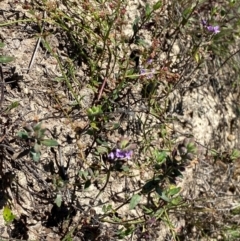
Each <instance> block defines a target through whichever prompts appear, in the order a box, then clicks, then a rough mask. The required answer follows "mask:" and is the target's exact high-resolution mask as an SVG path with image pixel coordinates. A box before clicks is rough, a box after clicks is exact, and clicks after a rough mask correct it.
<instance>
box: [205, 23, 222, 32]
mask: <svg viewBox="0 0 240 241" xmlns="http://www.w3.org/2000/svg"><path fill="white" fill-rule="evenodd" d="M207 30H208V31H209V32H212V33H215V34H217V33H219V32H220V27H219V26H211V25H209V26H207Z"/></svg>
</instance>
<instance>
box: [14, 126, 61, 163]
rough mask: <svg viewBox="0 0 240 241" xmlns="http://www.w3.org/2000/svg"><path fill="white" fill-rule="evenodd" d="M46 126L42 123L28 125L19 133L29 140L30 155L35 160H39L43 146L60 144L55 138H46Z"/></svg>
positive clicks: (21, 136) (22, 137)
mask: <svg viewBox="0 0 240 241" xmlns="http://www.w3.org/2000/svg"><path fill="white" fill-rule="evenodd" d="M46 130H47V129H46V128H43V127H42V123H38V124H36V125H33V126H32V125H28V126H25V127H24V130H22V131H19V132H18V133H17V135H18V136H19V137H20V138H21V139H23V140H25V141H27V142H28V143H29V146H30V151H29V154H30V157H31V158H32V159H33V160H34V161H36V162H37V161H39V159H40V156H41V146H42V145H43V146H48V147H54V146H58V142H57V141H56V140H54V139H45V133H46Z"/></svg>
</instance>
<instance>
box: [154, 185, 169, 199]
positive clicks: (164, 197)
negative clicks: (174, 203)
mask: <svg viewBox="0 0 240 241" xmlns="http://www.w3.org/2000/svg"><path fill="white" fill-rule="evenodd" d="M156 192H157V194H158V195H159V197H160V198H161V199H162V200H164V201H166V202H170V199H169V198H168V197H167V196H166V193H165V192H164V191H162V189H160V187H156Z"/></svg>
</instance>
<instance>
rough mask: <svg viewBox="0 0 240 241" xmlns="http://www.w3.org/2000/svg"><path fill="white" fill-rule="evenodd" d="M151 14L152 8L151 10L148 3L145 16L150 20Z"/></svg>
mask: <svg viewBox="0 0 240 241" xmlns="http://www.w3.org/2000/svg"><path fill="white" fill-rule="evenodd" d="M150 14H151V8H150V5H149V3H147V4H146V8H145V15H146V17H147V18H149V17H150Z"/></svg>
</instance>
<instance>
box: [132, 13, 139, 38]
mask: <svg viewBox="0 0 240 241" xmlns="http://www.w3.org/2000/svg"><path fill="white" fill-rule="evenodd" d="M139 21H140V18H139V17H138V16H136V18H135V20H134V21H133V26H132V28H133V32H134V34H136V33H137V31H138V29H139V27H138V23H139Z"/></svg>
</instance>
